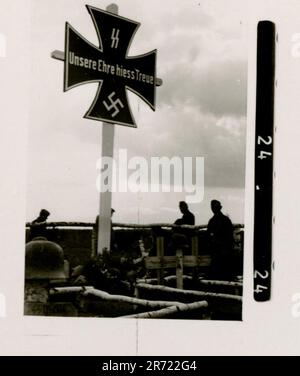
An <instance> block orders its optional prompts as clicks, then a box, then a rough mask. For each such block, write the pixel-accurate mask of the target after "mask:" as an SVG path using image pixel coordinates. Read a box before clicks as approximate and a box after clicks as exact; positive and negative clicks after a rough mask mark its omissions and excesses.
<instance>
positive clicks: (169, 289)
mask: <svg viewBox="0 0 300 376" xmlns="http://www.w3.org/2000/svg"><path fill="white" fill-rule="evenodd" d="M136 287H137V289H144V290H148V291H156V292H168V293H180V294H182V295H184V296H186V297H189V296H190V297H195V298H196V297H201V298H217V299H225V300H232V301H236V302H242V297H241V296H238V295H230V294H221V293H214V292H204V291H195V290H181V289H176V288H173V287H167V286H160V285H155V286H153V285H147V284H145V283H140V284H138V285H137V286H136Z"/></svg>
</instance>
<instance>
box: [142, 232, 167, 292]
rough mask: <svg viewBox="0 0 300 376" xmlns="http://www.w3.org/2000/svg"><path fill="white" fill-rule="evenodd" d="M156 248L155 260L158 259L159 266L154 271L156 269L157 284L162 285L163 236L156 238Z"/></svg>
mask: <svg viewBox="0 0 300 376" xmlns="http://www.w3.org/2000/svg"><path fill="white" fill-rule="evenodd" d="M156 248H157V258H158V261H159V265H160V266H159V268H155V269H157V280H158V283H159V284H160V285H162V284H163V283H164V264H163V261H164V238H163V236H158V237H157V239H156ZM146 259H147V258H146ZM145 262H146V261H145Z"/></svg>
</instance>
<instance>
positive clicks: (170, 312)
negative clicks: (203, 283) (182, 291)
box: [119, 301, 208, 319]
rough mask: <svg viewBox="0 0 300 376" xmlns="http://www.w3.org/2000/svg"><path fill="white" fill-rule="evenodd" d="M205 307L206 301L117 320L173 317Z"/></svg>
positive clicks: (206, 305)
mask: <svg viewBox="0 0 300 376" xmlns="http://www.w3.org/2000/svg"><path fill="white" fill-rule="evenodd" d="M207 307H208V303H207V302H206V301H202V302H194V303H190V304H183V305H181V306H171V307H167V308H163V309H160V310H158V311H150V312H143V313H138V314H135V315H127V316H120V317H119V318H135V319H148V318H151V319H158V318H162V317H167V316H170V315H173V314H174V313H178V312H187V311H193V310H196V309H201V308H202V309H203V308H207Z"/></svg>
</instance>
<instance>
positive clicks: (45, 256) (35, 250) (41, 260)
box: [25, 237, 67, 279]
mask: <svg viewBox="0 0 300 376" xmlns="http://www.w3.org/2000/svg"><path fill="white" fill-rule="evenodd" d="M25 252H26V254H25V278H26V279H66V278H67V276H66V273H65V260H64V252H63V249H62V248H61V247H60V246H59V245H58V244H56V243H54V242H50V241H48V240H47V239H46V238H43V237H37V238H34V239H33V240H31V241H30V242H28V243H27V244H26V248H25Z"/></svg>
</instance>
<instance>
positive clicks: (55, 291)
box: [50, 286, 94, 295]
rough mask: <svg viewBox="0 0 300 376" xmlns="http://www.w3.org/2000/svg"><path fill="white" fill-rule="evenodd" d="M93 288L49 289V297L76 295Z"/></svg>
mask: <svg viewBox="0 0 300 376" xmlns="http://www.w3.org/2000/svg"><path fill="white" fill-rule="evenodd" d="M93 288H94V287H93V286H69V287H53V288H51V289H50V295H63V294H74V293H75V294H77V293H80V292H85V291H87V290H89V289H93Z"/></svg>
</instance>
